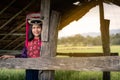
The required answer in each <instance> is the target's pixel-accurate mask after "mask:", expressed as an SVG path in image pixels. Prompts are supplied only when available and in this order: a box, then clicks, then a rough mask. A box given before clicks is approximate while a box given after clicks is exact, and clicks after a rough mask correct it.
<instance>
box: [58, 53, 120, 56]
mask: <svg viewBox="0 0 120 80" xmlns="http://www.w3.org/2000/svg"><path fill="white" fill-rule="evenodd" d="M57 56H69V57H98V56H104V54H103V53H57ZM110 56H118V53H111V55H110Z"/></svg>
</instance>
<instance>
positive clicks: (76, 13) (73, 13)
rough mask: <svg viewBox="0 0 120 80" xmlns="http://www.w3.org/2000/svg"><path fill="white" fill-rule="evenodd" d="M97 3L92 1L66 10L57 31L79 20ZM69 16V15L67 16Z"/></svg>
mask: <svg viewBox="0 0 120 80" xmlns="http://www.w3.org/2000/svg"><path fill="white" fill-rule="evenodd" d="M97 4H98V3H97V1H95V0H93V1H91V2H88V3H85V4H82V5H80V6H77V7H74V8H73V9H72V8H70V10H67V11H66V12H65V13H64V14H63V15H62V16H61V21H60V25H59V30H60V29H62V28H63V27H65V26H66V25H68V24H69V23H71V22H72V21H74V20H79V19H80V18H81V17H83V16H84V15H85V14H86V13H87V12H88V11H89V10H90V9H91V8H93V7H95V6H96V5H97ZM68 14H69V15H68Z"/></svg>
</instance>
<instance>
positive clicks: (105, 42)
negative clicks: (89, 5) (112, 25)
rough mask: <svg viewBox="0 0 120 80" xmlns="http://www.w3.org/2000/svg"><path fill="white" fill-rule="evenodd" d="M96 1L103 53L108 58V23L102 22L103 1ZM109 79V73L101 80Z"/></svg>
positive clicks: (104, 73)
mask: <svg viewBox="0 0 120 80" xmlns="http://www.w3.org/2000/svg"><path fill="white" fill-rule="evenodd" d="M98 1H99V12H100V30H101V38H102V47H103V53H104V55H105V56H109V55H110V40H109V22H106V21H105V20H104V6H103V0H98ZM106 24H107V25H106ZM110 78H111V77H110V72H103V80H110Z"/></svg>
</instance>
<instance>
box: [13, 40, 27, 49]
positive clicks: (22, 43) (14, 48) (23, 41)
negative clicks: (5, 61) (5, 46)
mask: <svg viewBox="0 0 120 80" xmlns="http://www.w3.org/2000/svg"><path fill="white" fill-rule="evenodd" d="M24 43H25V41H23V42H21V43H19V44H18V45H16V46H15V47H14V48H13V50H15V49H17V48H18V47H19V46H21V45H23V44H24ZM23 46H24V45H23Z"/></svg>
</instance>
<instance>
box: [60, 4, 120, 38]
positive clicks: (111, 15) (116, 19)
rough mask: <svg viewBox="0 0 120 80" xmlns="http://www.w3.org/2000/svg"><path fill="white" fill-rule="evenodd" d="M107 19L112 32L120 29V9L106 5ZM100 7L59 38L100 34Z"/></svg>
mask: <svg viewBox="0 0 120 80" xmlns="http://www.w3.org/2000/svg"><path fill="white" fill-rule="evenodd" d="M104 16H105V19H109V20H110V30H112V29H120V7H119V6H117V5H114V4H112V3H111V4H106V3H104ZM99 23H100V22H99V6H96V7H94V8H92V9H91V10H90V11H89V12H88V13H87V14H86V15H84V16H83V17H82V18H81V19H79V20H78V21H73V22H71V23H70V24H69V25H67V26H66V27H64V28H63V29H62V30H60V31H59V33H58V38H61V37H67V36H72V35H75V34H82V33H88V32H100V24H99Z"/></svg>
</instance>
